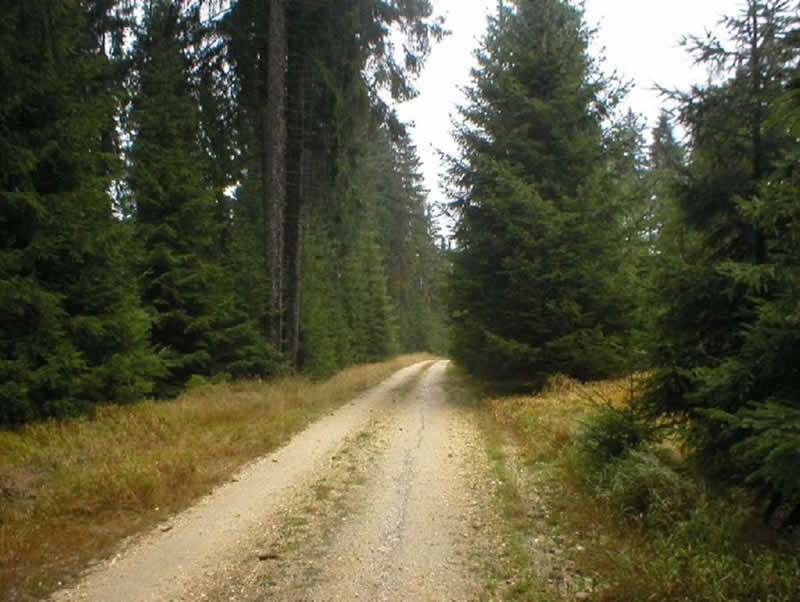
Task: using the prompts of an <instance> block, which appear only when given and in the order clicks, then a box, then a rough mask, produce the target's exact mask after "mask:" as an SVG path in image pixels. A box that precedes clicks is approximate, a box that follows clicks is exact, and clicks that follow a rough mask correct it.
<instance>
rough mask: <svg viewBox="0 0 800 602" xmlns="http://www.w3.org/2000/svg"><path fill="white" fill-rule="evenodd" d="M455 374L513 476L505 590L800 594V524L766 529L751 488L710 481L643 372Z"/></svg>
mask: <svg viewBox="0 0 800 602" xmlns="http://www.w3.org/2000/svg"><path fill="white" fill-rule="evenodd" d="M451 381H454V382H460V383H461V384H460V385H459V386H460V393H459V395H461V396H462V397H463V396H465V395H467V396H471V397H472V399H473V402H472V405H473V406H474V407H475V408H476V411H477V413H478V416H479V417H480V423H481V424H482V426H483V430H484V432H485V433H486V435H487V441H488V453H489V455H490V457H491V459H492V461H493V463H494V466H495V471H496V477H497V478H498V479H500V481H501V485H500V487H499V489H498V495H497V500H498V504H499V506H500V510H501V513H502V515H503V516H504V517H505V519H506V523H507V529H506V532H507V537H508V550H509V556H508V558H509V561H508V567H507V569H506V572H505V573H503V574H501V575H500V577H501V583H507V584H508V583H513V585H507V589H506V590H504V592H503V599H520V600H530V599H534V600H549V599H564V598H566V599H591V600H719V601H722V600H774V601H778V600H785V601H789V600H796V599H797V595H798V592H800V559H798V557H797V553H796V552H797V549H798V545H799V544H800V534H795V535H791V534H788V535H787V534H783V533H781V532H779V531H778V530H777V529H773V528H770V527H765V525H764V524H763V522H762V520H761V519H762V513H761V510H762V502H761V500H759V499H758V496H757V495H755V494H754V493H753V492H752V490H751V489H749V488H746V487H741V486H739V487H737V486H730V487H721V486H720V485H719V484H718V483H716V482H714V481H709V480H707V479H706V478H705V477H704V475H703V472H702V471H701V470H698V468H697V466H696V464H695V462H694V458H693V457H691V456H687V455H685V450H686V449H687V447H686V445H685V443H686V441H685V439H684V437H683V434H682V433H681V431H680V430H677V429H674V428H671V427H667V426H666V425H660V426H658V427H656V428H653V426H652V423H650V422H648V421H643V420H641V418H640V415H639V412H638V410H637V409H636V408H635V406H632V405H631V399H632V397H631V395H632V393H634V394H635V393H636V391H637V390H638V387H639V384H640V383H639V381H638V380H637V379H633V380H632V379H630V378H627V379H619V380H609V381H598V382H591V383H586V384H582V383H579V382H578V381H575V380H572V379H570V378H567V377H563V376H557V377H554V378H551V379H550V381H549V382H548V384H547V386H545V388H544V389H543V390H542V392H541V393H539V394H537V395H510V396H509V395H501V396H495V395H492V394H491V393H489V392H487V390H486V389H485V387H484V385H480V384H477V383H474V382H472V383H471V382H469V379H468V377H467V376H465V375H464V374H463V373H460V371H457V369H456V370H454V371H453V372H452V373H451ZM454 386H455V385H454ZM634 398H635V397H634ZM554 560H556V561H557V562H555V563H554Z"/></svg>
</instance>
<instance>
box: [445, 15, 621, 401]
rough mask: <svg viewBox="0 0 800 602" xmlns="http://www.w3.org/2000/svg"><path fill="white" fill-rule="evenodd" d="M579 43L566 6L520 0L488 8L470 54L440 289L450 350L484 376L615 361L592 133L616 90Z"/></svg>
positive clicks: (604, 179)
mask: <svg viewBox="0 0 800 602" xmlns="http://www.w3.org/2000/svg"><path fill="white" fill-rule="evenodd" d="M589 38H590V34H589V31H588V30H587V28H586V26H585V25H584V22H583V16H582V13H581V10H580V9H579V8H578V7H576V6H574V5H572V4H571V3H569V2H562V1H560V0H524V1H522V0H521V1H517V2H511V3H507V4H504V5H502V6H500V7H499V8H498V13H497V16H496V17H494V18H493V19H491V21H490V24H489V31H488V34H487V35H486V38H485V39H484V42H483V46H482V48H481V49H480V51H479V53H478V60H479V65H480V66H479V68H478V69H477V70H476V71H475V72H474V74H473V78H474V84H473V86H472V88H470V89H469V93H468V95H469V103H468V105H467V106H466V107H464V108H463V109H462V111H461V113H462V118H463V125H460V126H459V127H458V128H457V130H456V135H457V138H458V140H459V142H460V144H461V150H462V157H461V158H460V159H459V160H454V161H453V162H452V166H451V171H450V174H451V179H452V183H453V185H454V188H455V190H456V194H457V195H460V196H458V200H457V201H456V203H455V205H456V207H457V209H458V213H459V218H458V229H457V240H458V245H459V249H458V252H457V253H456V255H455V267H454V276H453V279H452V282H451V292H450V295H451V304H452V311H453V331H454V350H453V352H454V355H455V356H456V357H457V358H458V359H459V360H461V361H462V362H463V363H464V364H465V365H466V366H468V367H469V368H470V369H471V370H472V371H474V372H476V373H478V374H480V375H482V376H485V377H489V378H493V379H517V380H520V381H525V382H527V383H531V384H534V385H537V384H541V382H542V381H543V379H544V378H545V377H546V376H547V375H548V374H551V373H554V372H562V373H566V374H570V375H572V376H575V377H579V378H596V377H601V376H606V375H609V374H613V373H615V372H617V371H619V370H620V368H621V366H622V365H623V359H624V354H623V349H624V342H625V338H626V335H627V331H628V329H629V318H628V313H629V312H628V309H629V302H628V299H627V298H626V295H627V294H628V293H627V291H626V290H624V289H623V288H622V287H619V286H617V284H618V283H616V282H615V279H616V278H617V275H618V274H619V273H620V270H621V266H622V258H623V252H624V246H625V245H624V242H625V235H624V232H623V212H622V209H623V207H622V204H621V203H620V202H619V200H620V199H619V197H618V196H617V195H616V194H615V193H616V190H615V188H616V184H615V182H614V180H613V174H612V173H611V170H610V169H609V161H610V159H609V157H607V156H604V145H605V143H606V142H608V141H607V140H606V139H605V135H604V131H603V120H604V119H605V118H606V117H607V116H608V115H609V112H610V111H611V109H612V108H613V105H614V104H615V102H616V97H617V94H618V93H619V89H618V88H616V87H615V86H614V84H613V82H611V81H609V80H607V79H606V78H604V77H603V76H602V74H601V73H600V72H599V71H598V68H597V65H596V64H595V63H594V61H593V59H592V58H591V57H590V56H589V54H588V44H589Z"/></svg>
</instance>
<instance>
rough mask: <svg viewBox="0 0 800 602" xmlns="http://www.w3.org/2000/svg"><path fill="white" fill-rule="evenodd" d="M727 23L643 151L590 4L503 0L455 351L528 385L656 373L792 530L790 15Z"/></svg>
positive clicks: (741, 479)
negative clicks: (589, 18) (698, 74)
mask: <svg viewBox="0 0 800 602" xmlns="http://www.w3.org/2000/svg"><path fill="white" fill-rule="evenodd" d="M723 23H724V25H725V26H726V28H727V33H728V34H729V35H728V37H723V38H716V37H714V36H711V35H709V37H708V38H698V39H694V38H690V39H687V41H686V43H687V45H688V47H689V50H690V51H691V52H692V53H693V55H694V58H695V59H696V60H697V61H698V62H699V63H701V64H704V65H706V66H707V67H708V70H709V79H708V81H707V82H706V83H705V84H703V85H697V86H694V87H693V88H691V89H690V90H686V91H665V94H666V95H667V96H668V97H670V98H671V101H672V102H671V106H672V107H673V111H672V114H671V115H670V114H667V113H664V114H662V116H661V118H660V119H659V122H658V124H657V126H656V128H655V129H654V130H653V134H652V143H651V145H650V147H649V153H648V152H646V151H647V149H646V148H645V146H644V143H643V137H642V135H641V134H642V130H641V126H640V125H639V121H638V119H637V118H636V117H635V116H634V115H631V114H627V115H625V114H621V113H620V112H619V111H616V110H615V103H616V102H617V101H618V100H619V98H620V94H624V86H620V85H619V84H618V83H617V82H615V81H614V79H613V78H608V77H606V76H604V75H603V73H602V71H601V69H600V67H601V65H600V64H598V63H597V62H596V61H595V60H594V59H593V58H592V57H591V56H590V54H589V52H588V44H589V40H590V32H589V30H588V29H587V26H586V24H585V21H584V19H583V14H582V10H581V8H580V5H579V4H578V3H575V2H570V1H567V0H514V1H510V2H504V3H502V4H501V5H499V7H498V11H497V14H496V15H495V16H494V17H493V18H492V19H491V21H490V26H489V30H488V33H487V35H486V37H485V39H484V41H483V44H482V46H481V48H480V50H479V52H478V59H479V66H478V68H477V69H476V70H475V71H474V74H473V84H472V87H471V88H470V90H469V102H468V103H467V104H466V106H465V107H464V108H463V109H462V111H461V116H462V119H463V123H462V124H461V125H460V126H459V127H458V128H457V131H456V134H457V136H458V138H459V141H460V143H461V151H462V152H461V154H460V155H459V156H458V157H456V158H454V159H453V160H452V161H451V170H450V180H451V185H452V188H453V197H454V200H453V203H452V206H453V208H454V211H455V212H456V216H457V234H456V235H457V242H458V250H457V252H456V255H455V258H454V272H453V278H452V281H451V290H450V294H449V298H450V302H451V308H452V312H453V313H452V326H453V333H454V348H453V354H454V355H455V357H456V358H457V359H459V360H460V361H461V362H462V363H463V364H465V365H466V366H467V367H469V368H470V369H471V370H472V371H474V372H477V373H479V374H481V375H482V376H484V377H486V378H489V379H494V380H503V381H505V382H507V381H509V380H513V381H515V382H516V383H517V384H522V385H527V386H531V385H533V386H537V385H539V384H541V383H542V382H543V380H544V379H545V378H546V377H547V375H550V374H553V373H555V372H561V373H566V374H568V375H571V376H573V377H577V378H581V379H588V378H596V377H603V376H613V375H615V374H622V373H624V372H629V371H631V370H646V371H648V372H647V373H648V374H651V375H652V376H651V377H650V378H649V380H648V382H647V385H646V391H645V394H644V396H643V399H641V400H640V402H639V404H638V407H639V409H641V410H642V412H643V414H644V415H645V416H646V417H648V418H649V419H653V420H656V421H657V424H659V425H660V426H661V427H662V428H666V427H667V426H669V425H672V426H676V427H678V428H680V429H681V432H683V433H684V434H685V435H686V440H687V442H688V444H689V446H690V448H691V450H692V451H693V452H694V458H695V459H696V460H697V461H698V465H699V466H701V467H702V468H703V471H704V472H705V474H707V475H710V476H712V477H714V478H715V479H717V482H730V483H736V484H742V483H746V484H748V485H750V486H752V487H753V488H755V489H756V490H758V491H759V492H760V493H761V495H762V496H763V498H764V500H765V502H764V505H765V506H764V507H765V511H766V517H767V518H771V517H772V516H773V514H774V513H775V512H776V511H777V510H778V509H779V508H782V511H781V512H782V513H783V516H784V519H785V520H786V521H787V522H789V523H796V522H800V504H799V503H798V502H800V479H798V477H797V471H796V467H797V466H798V465H800V400H798V390H800V388H799V387H800V380H798V379H799V378H800V367H798V363H797V358H798V357H799V356H800V322H798V316H799V315H800V295H799V294H798V293H800V290H798V283H799V282H800V268H799V267H798V257H800V254H799V253H798V252H799V251H800V248H798V244H797V241H798V223H800V222H798V218H800V188H798V173H799V170H798V163H797V161H798V158H800V156H799V155H798V144H797V140H798V138H797V135H798V127H797V124H798V118H800V105H798V100H799V99H800V96H799V95H798V91H797V87H798V83H799V82H800V79H798V75H799V74H798V65H799V64H800V63H799V61H798V58H800V57H799V56H798V53H799V52H800V36H799V32H800V27H798V7H797V5H796V3H793V2H789V1H786V0H746V1H743V2H742V7H741V10H740V12H739V13H738V14H736V15H733V16H731V17H727V18H725V19H724V21H723ZM675 123H679V124H680V126H681V127H682V130H683V131H684V132H686V135H687V140H686V141H685V142H683V143H681V142H679V141H678V139H677V137H676V135H675V134H674V133H673V125H674V124H675Z"/></svg>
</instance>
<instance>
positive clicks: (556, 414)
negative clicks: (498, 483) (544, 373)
mask: <svg viewBox="0 0 800 602" xmlns="http://www.w3.org/2000/svg"><path fill="white" fill-rule="evenodd" d="M635 382H636V381H632V380H631V379H620V380H608V381H597V382H591V383H580V382H578V381H576V380H573V379H571V378H569V377H566V376H562V375H556V376H554V377H551V378H550V380H549V381H548V383H547V386H546V387H545V389H544V390H543V391H541V392H540V393H538V394H537V395H516V396H510V397H495V398H491V399H489V400H487V401H486V402H485V403H486V407H487V409H488V410H489V411H490V412H491V414H492V417H493V419H494V421H495V422H497V423H498V424H500V425H502V426H504V427H506V428H508V429H510V430H511V431H512V432H513V433H514V434H515V435H517V436H518V438H519V440H520V442H521V443H523V445H522V446H521V447H522V450H523V451H524V453H525V455H526V456H527V457H528V459H530V460H532V461H537V460H543V459H546V458H549V457H551V456H553V455H554V454H557V453H558V452H559V451H560V450H561V449H562V448H563V447H564V446H565V445H567V444H568V443H569V442H570V440H571V437H572V434H573V433H574V431H575V429H576V428H578V426H579V418H580V417H581V416H582V415H584V414H585V413H586V412H587V411H589V410H590V409H591V408H592V407H593V405H594V404H597V403H610V404H615V405H619V404H622V403H625V402H626V401H627V400H629V399H630V397H631V387H632V386H634V385H635Z"/></svg>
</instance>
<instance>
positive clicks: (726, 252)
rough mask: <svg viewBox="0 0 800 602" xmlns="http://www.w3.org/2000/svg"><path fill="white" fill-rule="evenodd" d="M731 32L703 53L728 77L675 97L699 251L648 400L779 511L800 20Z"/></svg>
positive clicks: (666, 294)
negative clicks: (789, 120) (790, 108)
mask: <svg viewBox="0 0 800 602" xmlns="http://www.w3.org/2000/svg"><path fill="white" fill-rule="evenodd" d="M724 23H725V24H726V25H727V27H728V30H729V32H730V34H731V37H732V40H733V47H732V48H726V47H725V46H724V45H723V44H721V43H720V42H719V41H716V40H713V39H712V40H693V50H694V52H695V53H696V54H697V56H698V57H699V58H700V60H701V61H704V62H706V64H708V65H709V67H710V68H711V69H713V70H714V72H715V73H717V74H725V75H726V76H727V77H725V78H717V79H716V80H714V81H712V83H710V84H707V85H704V86H698V87H695V88H693V89H692V90H691V91H690V92H688V93H684V94H676V95H675V96H676V97H677V98H678V99H679V100H681V101H682V109H681V119H682V121H683V123H684V125H685V126H686V128H687V129H688V130H689V132H690V134H691V137H692V145H691V156H690V166H689V168H688V171H687V177H686V179H685V181H682V182H680V183H679V185H678V187H677V198H678V200H679V203H680V209H681V212H680V215H679V217H680V218H682V223H681V224H680V225H681V227H682V228H683V231H688V235H689V244H686V243H685V242H684V243H683V244H681V245H680V253H679V254H677V253H673V254H672V255H671V257H672V260H671V261H666V262H665V263H664V267H663V270H662V272H661V274H660V278H659V282H660V283H661V289H662V303H663V307H664V309H663V311H662V313H661V316H660V319H659V320H658V322H657V324H658V327H659V329H658V331H657V334H656V340H657V341H658V343H657V345H656V348H655V355H654V358H655V363H656V366H657V371H656V374H655V377H654V379H653V382H652V387H651V391H650V394H649V396H648V400H649V402H650V404H651V407H653V408H654V410H655V411H657V412H659V413H661V414H667V415H670V416H673V417H677V418H680V419H686V420H688V424H689V432H690V435H691V443H692V444H693V446H694V449H695V451H696V452H697V457H698V459H700V460H701V462H702V465H703V467H704V468H705V469H706V470H707V471H708V472H709V473H710V474H712V475H715V476H717V477H722V478H726V479H730V480H731V482H734V483H737V484H740V483H742V482H743V481H744V480H745V479H748V480H749V482H750V483H751V484H753V485H755V486H758V487H759V488H760V489H762V490H764V491H765V492H766V493H768V495H769V497H770V498H771V499H772V500H773V502H774V503H773V504H770V505H769V511H768V514H771V513H772V512H773V511H774V510H775V508H776V505H777V504H778V501H779V500H780V499H781V497H782V496H783V497H787V498H794V500H795V503H798V502H800V481H798V479H797V478H796V476H794V475H793V472H794V471H793V470H792V469H790V468H789V466H791V465H796V462H797V461H798V459H800V458H798V456H797V453H796V450H797V441H798V428H800V427H799V426H798V421H797V411H798V406H797V397H796V393H795V391H796V383H797V369H796V367H795V366H794V362H793V360H792V359H791V358H793V356H795V355H796V353H797V351H798V347H797V344H798V340H800V339H798V330H797V325H796V324H795V320H794V319H793V316H794V314H795V313H796V299H797V297H796V292H797V291H796V290H795V286H794V282H795V280H796V273H795V272H796V269H795V268H794V267H793V266H792V260H789V259H788V258H789V257H790V256H792V254H793V253H795V251H796V249H795V248H794V243H793V242H792V241H793V240H794V238H795V221H796V211H797V201H796V199H797V196H796V192H797V188H796V182H795V181H794V180H795V177H794V171H795V170H794V168H793V164H794V162H795V160H796V138H795V137H794V136H793V135H792V134H791V131H790V130H789V128H787V127H785V126H784V122H783V120H782V119H776V118H775V116H776V114H777V113H778V112H779V108H780V107H782V106H783V105H784V101H785V99H787V98H788V97H790V96H788V95H787V89H788V88H789V87H790V86H791V85H792V82H793V81H795V77H796V64H797V58H798V48H797V46H796V44H795V43H794V42H793V41H792V40H793V37H792V35H790V34H791V33H792V32H793V31H794V30H795V29H796V27H797V12H796V10H794V9H793V8H792V7H791V6H790V3H788V2H783V1H780V0H768V1H763V0H749V1H748V3H747V5H746V7H745V8H744V9H743V10H742V11H741V13H740V14H739V15H738V16H736V17H731V18H726V19H725V20H724ZM790 102H791V101H790ZM666 242H669V241H668V239H667V241H666ZM674 246H675V245H673V247H674ZM665 257H669V255H665ZM748 475H749V476H748ZM795 518H800V517H795Z"/></svg>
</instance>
